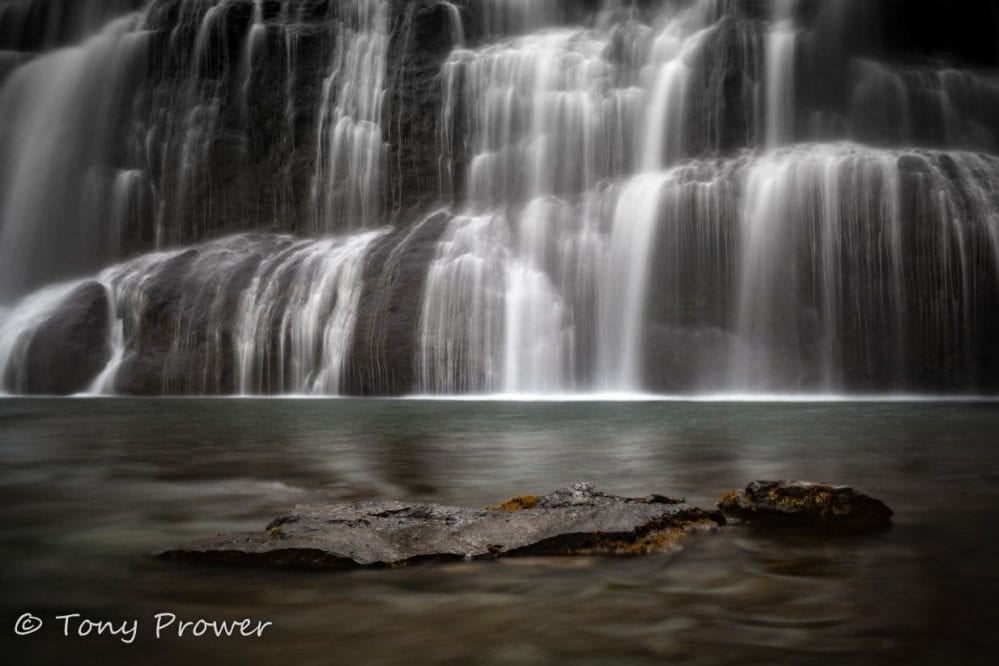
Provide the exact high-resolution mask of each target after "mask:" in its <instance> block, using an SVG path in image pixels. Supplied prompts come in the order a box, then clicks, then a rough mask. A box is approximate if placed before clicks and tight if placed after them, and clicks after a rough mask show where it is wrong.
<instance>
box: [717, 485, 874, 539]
mask: <svg viewBox="0 0 999 666" xmlns="http://www.w3.org/2000/svg"><path fill="white" fill-rule="evenodd" d="M718 508H719V509H721V510H722V511H723V512H724V513H725V514H726V515H729V516H733V517H735V518H740V519H742V520H746V521H751V522H765V523H786V524H790V525H798V526H816V527H833V528H847V529H862V530H867V529H883V528H886V527H888V526H889V525H890V524H891V516H892V510H891V509H889V508H888V507H887V506H886V505H885V503H884V502H882V501H881V500H879V499H875V498H873V497H869V496H868V495H865V494H863V493H860V492H857V491H856V490H854V489H853V488H851V487H849V486H833V485H829V484H825V483H812V482H809V481H754V482H753V483H750V484H749V485H748V486H746V489H745V490H744V491H737V490H734V491H732V492H730V493H728V494H727V495H725V496H724V497H723V498H722V499H721V501H719V502H718Z"/></svg>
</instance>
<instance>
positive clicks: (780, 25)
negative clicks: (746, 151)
mask: <svg viewBox="0 0 999 666" xmlns="http://www.w3.org/2000/svg"><path fill="white" fill-rule="evenodd" d="M794 8H795V0H774V9H773V27H771V29H770V35H769V37H768V38H767V48H766V72H767V112H766V118H767V147H768V148H774V147H776V146H779V145H781V144H784V143H787V142H788V141H789V140H790V139H791V138H792V137H793V133H794V111H795V106H794V65H795V49H796V48H797V31H796V28H795V25H794Z"/></svg>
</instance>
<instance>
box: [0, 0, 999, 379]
mask: <svg viewBox="0 0 999 666" xmlns="http://www.w3.org/2000/svg"><path fill="white" fill-rule="evenodd" d="M41 1H42V0H24V2H22V3H14V4H12V3H2V2H0V12H3V14H2V16H0V149H2V151H0V306H3V307H4V310H3V311H2V312H0V380H2V382H3V386H4V387H5V390H10V391H18V392H23V391H29V390H43V391H53V392H59V391H63V392H74V391H89V392H123V393H139V394H159V393H244V394H259V393H343V392H363V393H364V394H381V393H393V394H396V393H406V392H419V393H448V394H455V393H518V394H523V393H531V394H549V393H566V392H587V391H600V392H638V391H647V390H653V391H663V392H674V393H697V392H719V391H735V392H761V393H770V392H784V391H789V392H823V393H828V392H842V391H865V392H884V391H907V390H915V391H927V392H948V391H964V392H967V391H972V390H987V391H995V390H999V385H997V384H996V379H995V377H997V376H999V371H997V369H999V354H997V353H995V351H994V339H995V336H996V335H999V317H997V316H996V315H995V312H999V158H996V157H994V156H993V155H994V153H995V152H996V151H999V125H997V123H996V118H997V117H999V69H997V67H996V66H995V65H996V64H997V63H996V62H995V58H994V57H991V56H987V55H983V54H982V53H976V52H975V50H974V49H973V48H971V47H970V46H969V45H965V44H963V43H959V42H956V41H954V39H950V38H948V37H947V35H946V34H944V33H941V34H942V35H943V36H940V37H939V39H940V40H942V41H941V42H940V45H939V46H940V48H939V49H928V48H924V47H925V44H922V43H919V40H920V39H923V36H922V34H923V33H922V32H920V30H910V31H909V32H906V30H908V28H909V27H912V26H911V25H910V23H909V22H911V21H914V20H916V19H918V20H919V21H924V22H925V23H926V25H925V26H923V27H924V28H927V27H928V26H930V23H932V22H933V21H934V16H935V15H934V14H933V12H934V11H935V10H932V9H926V10H925V11H924V10H920V11H912V12H909V13H906V14H905V15H904V16H903V15H901V14H900V13H899V12H898V10H897V8H896V7H895V5H894V4H893V3H886V2H873V1H872V2H866V3H860V2H837V3H799V2H795V0H771V1H770V2H753V3H743V2H732V1H729V0H688V1H685V2H665V3H634V2H631V1H630V0H608V1H604V2H594V3H569V2H563V1H559V0H550V1H548V0H546V1H544V2H535V1H529V0H482V2H475V3H466V2H458V1H457V0H453V1H451V2H427V3H423V2H421V3H393V2H389V1H388V0H349V1H347V2H336V3H329V4H328V5H327V4H326V3H295V2H292V1H291V0H281V1H280V2H263V1H261V0H253V1H252V2H249V1H232V0H121V2H114V3H107V4H105V5H102V6H100V7H99V6H98V3H95V2H85V3H79V4H77V3H74V4H73V5H72V6H73V7H74V9H72V10H69V9H67V13H65V14H63V15H60V16H55V15H53V16H51V17H50V18H49V19H45V20H43V19H39V18H38V17H39V16H43V14H42V13H39V12H34V13H32V12H25V11H22V9H23V8H24V7H29V6H31V5H32V4H33V3H35V2H41ZM15 4H16V5H17V7H15ZM64 4H65V5H66V7H67V8H68V7H69V6H70V5H69V3H64ZM60 6H62V5H60ZM12 8H13V9H12ZM31 16H34V17H35V18H31ZM860 16H863V17H865V20H864V21H859V20H856V19H857V17H860ZM949 16H950V17H951V18H954V14H953V13H952V14H949ZM914 17H915V18H914ZM936 18H940V17H936ZM899 22H901V23H899ZM942 23H946V22H942ZM854 24H856V26H857V29H856V30H852V28H851V26H853V25H854ZM896 24H897V25H899V26H900V27H899V28H898V30H897V31H894V32H893V30H894V29H892V30H889V27H890V26H893V25H896ZM930 27H932V26H930ZM944 27H946V26H944ZM896 32H898V33H899V34H896ZM854 33H855V34H854ZM881 33H884V34H881ZM902 33H905V34H907V35H908V37H906V39H902V37H900V36H899V35H900V34H902ZM948 39H949V41H948ZM906 40H910V41H911V40H915V41H914V42H913V43H912V44H911V45H910V44H908V43H907V42H906ZM902 42H906V43H902ZM971 46H973V45H971ZM946 51H950V52H951V55H927V54H934V53H938V52H939V53H943V52H946ZM990 58H991V59H990ZM435 165H436V167H437V174H433V170H434V168H435ZM434 175H436V176H437V182H436V183H433V184H431V183H430V181H431V180H432V179H433V178H434ZM248 230H254V231H257V232H258V233H245V232H246V231H248ZM260 230H266V231H267V232H268V233H259V231H260ZM234 234H235V235H234ZM335 234H340V235H335ZM344 234H345V235H344ZM154 251H155V252H154ZM150 252H154V253H150ZM143 253H146V254H143ZM107 266H110V267H107ZM102 267H107V268H103V270H101V269H102ZM88 273H89V274H91V275H93V276H94V277H93V278H92V279H89V280H80V279H79V278H80V276H83V275H86V274H88ZM59 280H70V281H69V282H65V283H63V284H62V286H51V285H52V284H53V283H55V282H57V281H59ZM72 280H75V281H72ZM44 285H50V286H48V287H45V286H44ZM39 287H43V288H42V289H41V290H40V291H37V292H36V293H34V294H31V293H30V292H31V291H32V290H33V289H36V288H39ZM87 331H90V334H89V335H87V334H85V333H86V332H87ZM355 331H360V334H355ZM74 336H76V337H74ZM77 338H79V339H77ZM43 343H44V344H45V345H51V346H52V353H53V354H56V353H64V354H69V353H72V354H74V355H75V356H74V358H79V359H81V361H80V365H79V368H78V370H79V372H77V373H75V374H74V375H73V376H72V377H69V378H60V377H58V376H53V377H49V378H44V379H45V380H46V381H40V380H39V377H38V376H37V375H38V373H39V372H40V370H38V369H39V368H48V367H49V366H48V365H46V363H47V361H45V359H44V358H42V357H40V356H39V355H38V353H37V352H38V349H40V347H41V346H42V345H43ZM53 358H54V357H53ZM45 371H46V372H47V370H45ZM55 374H58V373H54V375H55ZM63 379H65V381H63ZM84 380H85V381H84Z"/></svg>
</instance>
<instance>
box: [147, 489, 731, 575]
mask: <svg viewBox="0 0 999 666" xmlns="http://www.w3.org/2000/svg"><path fill="white" fill-rule="evenodd" d="M724 523H725V519H724V517H723V516H722V515H721V514H720V513H719V512H717V511H706V510H704V509H699V508H696V507H693V506H690V505H688V504H686V503H684V502H683V500H676V499H671V498H668V497H663V496H660V495H652V496H649V497H642V498H628V497H617V496H614V495H608V494H605V493H602V492H600V491H598V490H596V489H595V488H594V487H593V486H592V485H590V484H586V483H577V484H575V485H573V486H569V487H567V488H562V489H560V490H557V491H555V492H553V493H550V494H548V495H540V496H530V495H528V496H522V497H518V498H513V499H512V500H509V501H508V502H505V503H503V504H502V505H500V506H499V507H496V508H493V509H470V508H461V507H453V506H444V505H441V504H433V503H427V502H398V501H361V502H343V503H337V504H307V505H300V506H297V507H295V509H294V510H293V511H292V512H291V513H290V514H288V515H286V516H282V517H280V518H278V519H276V520H274V521H273V522H271V524H270V525H268V526H267V528H266V529H265V530H261V531H259V532H249V533H241V534H231V535H230V534H221V535H218V536H215V537H213V538H209V539H204V540H201V541H197V542H194V543H191V544H188V545H185V546H182V547H180V548H176V549H173V550H168V551H166V552H163V553H161V554H160V555H159V557H160V558H162V559H169V560H184V561H194V562H218V563H225V564H237V565H265V566H278V567H291V568H310V569H311V568H316V569H350V568H357V567H376V568H377V567H389V566H399V565H405V564H412V563H417V562H435V561H437V562H440V561H452V560H462V559H491V558H496V557H508V556H518V555H576V554H612V555H631V554H643V553H649V552H658V551H667V550H672V549H675V548H676V547H677V545H678V542H679V541H680V540H681V539H682V537H683V536H684V535H685V534H687V533H690V532H694V531H704V530H712V529H715V528H717V527H718V526H720V525H723V524H724Z"/></svg>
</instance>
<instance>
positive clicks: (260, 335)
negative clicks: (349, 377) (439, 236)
mask: <svg viewBox="0 0 999 666" xmlns="http://www.w3.org/2000/svg"><path fill="white" fill-rule="evenodd" d="M381 233H383V232H369V233H365V234H361V235H357V236H351V237H349V238H346V239H330V240H325V241H303V242H301V243H297V244H295V245H293V246H291V247H289V248H288V249H286V250H284V251H282V252H279V253H278V254H276V255H275V256H273V257H272V258H270V259H266V260H264V261H263V262H261V264H260V266H259V268H258V269H257V271H256V273H255V274H254V276H253V278H252V280H251V282H250V285H249V287H248V288H247V289H246V291H245V292H244V293H243V295H242V298H241V300H240V303H239V306H238V309H237V318H238V319H237V325H236V332H235V338H236V340H235V344H236V356H237V362H236V369H237V371H238V378H237V384H238V386H239V390H240V393H242V394H244V395H248V394H255V393H256V394H259V393H265V392H270V391H277V392H283V393H320V394H336V393H339V388H340V382H341V381H342V379H343V374H344V362H345V358H346V355H347V351H348V350H349V349H350V345H351V343H352V342H353V331H354V326H355V324H356V322H357V306H358V302H359V300H360V296H361V286H362V282H361V269H362V267H363V264H364V257H365V255H366V253H367V250H368V247H369V246H370V244H371V242H372V241H373V240H374V239H375V238H377V237H378V236H379V235H381Z"/></svg>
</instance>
